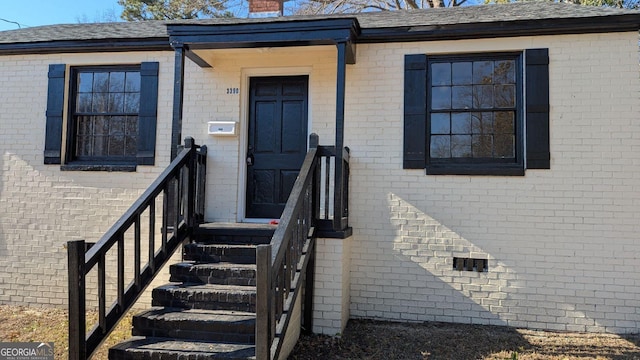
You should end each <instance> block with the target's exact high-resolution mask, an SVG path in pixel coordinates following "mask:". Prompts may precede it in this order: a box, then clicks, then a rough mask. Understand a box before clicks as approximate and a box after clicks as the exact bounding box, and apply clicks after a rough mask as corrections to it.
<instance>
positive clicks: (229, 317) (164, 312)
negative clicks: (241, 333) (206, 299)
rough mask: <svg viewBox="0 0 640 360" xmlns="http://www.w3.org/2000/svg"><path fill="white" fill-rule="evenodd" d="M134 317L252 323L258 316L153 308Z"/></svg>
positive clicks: (236, 312)
mask: <svg viewBox="0 0 640 360" xmlns="http://www.w3.org/2000/svg"><path fill="white" fill-rule="evenodd" d="M134 317H139V318H142V317H144V318H147V319H152V320H160V319H161V320H165V321H185V320H187V321H193V322H208V321H219V322H232V321H236V322H237V321H252V320H255V318H256V314H255V313H250V312H246V311H237V310H204V309H182V308H171V307H152V308H151V309H148V310H145V311H143V312H141V313H139V314H137V315H135V316H134Z"/></svg>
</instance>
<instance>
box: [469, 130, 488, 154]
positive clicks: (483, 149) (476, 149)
mask: <svg viewBox="0 0 640 360" xmlns="http://www.w3.org/2000/svg"><path fill="white" fill-rule="evenodd" d="M471 148H472V149H473V157H475V158H490V157H493V137H492V136H491V135H477V136H476V135H474V136H473V143H472V144H471Z"/></svg>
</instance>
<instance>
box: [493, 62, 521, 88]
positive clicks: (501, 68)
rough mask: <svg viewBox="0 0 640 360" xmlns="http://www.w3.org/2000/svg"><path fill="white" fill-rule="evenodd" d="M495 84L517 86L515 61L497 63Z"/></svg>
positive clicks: (494, 77) (494, 75) (494, 76)
mask: <svg viewBox="0 0 640 360" xmlns="http://www.w3.org/2000/svg"><path fill="white" fill-rule="evenodd" d="M493 79H494V83H496V84H515V82H516V62H515V60H501V61H496V62H495V69H494V72H493Z"/></svg>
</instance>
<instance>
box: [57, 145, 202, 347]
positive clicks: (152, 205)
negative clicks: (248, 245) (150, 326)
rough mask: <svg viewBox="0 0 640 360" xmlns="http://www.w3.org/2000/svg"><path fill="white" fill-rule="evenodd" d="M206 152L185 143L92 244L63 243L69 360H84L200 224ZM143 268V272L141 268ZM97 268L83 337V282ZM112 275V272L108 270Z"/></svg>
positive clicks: (80, 242) (84, 291)
mask: <svg viewBox="0 0 640 360" xmlns="http://www.w3.org/2000/svg"><path fill="white" fill-rule="evenodd" d="M206 153H207V148H206V146H197V145H195V143H194V141H193V139H192V138H187V139H186V140H185V146H184V149H183V150H182V151H181V152H180V153H179V154H178V156H177V157H176V158H175V159H174V160H173V161H172V162H171V164H170V165H169V167H167V168H166V169H165V170H164V171H163V172H162V174H160V176H159V177H158V179H156V181H154V182H153V183H152V184H151V186H149V188H147V190H145V191H144V193H143V194H142V195H141V196H140V198H139V199H138V200H136V202H135V203H134V204H133V205H132V206H131V207H130V208H129V209H128V210H127V211H126V212H125V214H124V215H123V216H122V217H121V218H120V219H119V220H118V221H116V223H115V224H114V225H113V226H112V227H111V228H110V229H109V230H108V231H107V232H106V233H105V234H104V235H103V236H102V237H101V238H100V240H99V241H98V242H97V243H95V244H88V243H85V241H84V240H79V241H70V242H68V243H67V252H68V258H69V268H68V272H69V359H74V360H76V359H87V358H89V357H90V356H91V355H92V354H93V352H94V351H95V350H96V348H97V347H98V346H99V345H100V343H102V341H103V340H104V339H105V338H106V337H107V336H108V335H109V333H110V332H111V331H112V330H113V328H114V327H115V326H116V324H117V323H118V321H119V320H120V318H121V317H122V316H123V315H124V314H125V313H126V311H127V310H128V309H129V308H130V307H131V306H132V305H133V304H134V303H135V301H136V300H137V298H138V297H139V296H140V295H141V294H142V292H143V291H144V290H145V288H146V287H147V286H148V285H149V284H150V283H151V281H152V280H153V278H154V277H155V275H156V274H157V273H158V271H159V269H160V268H161V267H162V266H163V265H164V264H165V263H166V261H167V260H168V259H169V258H170V257H171V255H172V254H173V253H174V252H175V250H176V249H177V248H178V247H179V245H180V244H181V243H182V242H184V241H185V240H186V239H188V238H189V236H190V235H191V234H192V232H193V229H194V227H195V226H197V224H198V223H200V222H202V219H203V218H204V189H205V178H206ZM161 194H162V195H163V197H162V201H163V205H162V209H160V214H158V215H159V217H160V218H161V222H162V224H161V231H162V238H161V243H160V246H159V248H158V249H157V250H156V244H155V231H156V228H157V226H156V220H157V219H156V217H157V214H156V212H157V209H156V201H157V198H158V197H159V196H160V195H161ZM145 212H147V218H148V221H149V222H148V229H149V231H148V234H147V238H146V240H147V241H148V247H149V253H148V259H147V262H146V263H145V264H144V265H143V264H142V263H141V258H142V255H141V237H142V231H141V228H142V217H143V214H144V213H145ZM131 227H133V233H134V244H133V246H134V254H133V255H134V256H133V259H132V260H133V270H134V272H133V279H132V280H131V282H130V283H129V284H127V285H126V288H125V260H126V259H125V256H124V255H125V233H127V232H128V231H130V229H131ZM114 246H115V247H116V253H117V260H116V266H115V272H116V273H117V286H116V287H117V293H116V299H115V300H114V301H113V302H112V303H111V304H110V306H109V308H108V309H107V303H106V301H107V300H106V277H107V261H106V258H107V253H108V252H109V251H111V250H112V249H113V248H114ZM142 265H143V266H142ZM96 267H97V275H98V277H97V284H96V285H97V292H98V321H97V323H96V324H95V326H94V327H93V328H92V329H91V330H90V331H89V333H86V325H85V322H86V315H85V310H86V308H87V304H86V293H87V288H86V285H87V284H86V276H87V274H89V272H90V271H91V270H93V269H94V268H96ZM109 270H110V271H112V269H111V267H110V268H109Z"/></svg>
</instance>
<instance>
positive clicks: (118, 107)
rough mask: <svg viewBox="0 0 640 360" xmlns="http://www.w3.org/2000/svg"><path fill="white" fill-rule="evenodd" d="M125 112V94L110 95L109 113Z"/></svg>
mask: <svg viewBox="0 0 640 360" xmlns="http://www.w3.org/2000/svg"><path fill="white" fill-rule="evenodd" d="M123 111H124V94H123V93H111V94H109V112H110V113H121V112H123Z"/></svg>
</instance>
